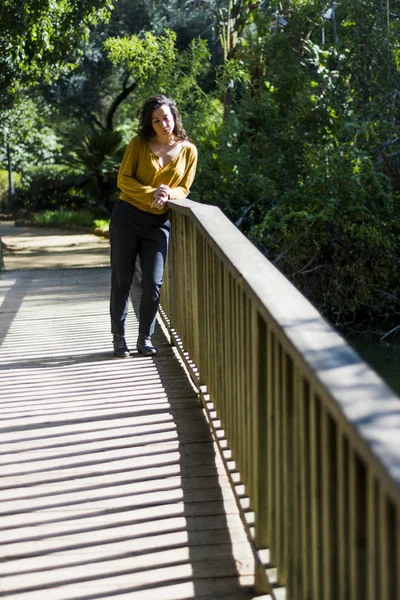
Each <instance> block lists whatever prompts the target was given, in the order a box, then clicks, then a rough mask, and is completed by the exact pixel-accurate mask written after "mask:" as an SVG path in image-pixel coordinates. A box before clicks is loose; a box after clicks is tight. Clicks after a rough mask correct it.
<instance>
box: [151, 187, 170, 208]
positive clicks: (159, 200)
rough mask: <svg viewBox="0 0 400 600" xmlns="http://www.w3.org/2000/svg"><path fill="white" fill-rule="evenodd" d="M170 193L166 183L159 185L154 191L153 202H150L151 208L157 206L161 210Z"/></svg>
mask: <svg viewBox="0 0 400 600" xmlns="http://www.w3.org/2000/svg"><path fill="white" fill-rule="evenodd" d="M170 195H171V188H170V187H169V186H168V185H164V184H162V185H160V187H158V188H157V189H156V191H155V192H154V198H153V202H152V203H151V207H152V208H158V210H161V209H162V207H163V206H164V204H165V203H166V202H167V200H168V199H169V197H170Z"/></svg>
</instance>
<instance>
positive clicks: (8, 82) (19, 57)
mask: <svg viewBox="0 0 400 600" xmlns="http://www.w3.org/2000/svg"><path fill="white" fill-rule="evenodd" d="M112 8H113V4H112V2H111V0H110V1H108V0H24V2H21V1H20V0H3V1H2V7H1V24H0V57H1V58H0V82H1V83H0V108H1V107H4V106H5V105H6V103H7V100H10V95H12V94H14V93H15V92H16V91H18V89H19V88H20V86H21V85H28V84H29V85H32V84H36V83H38V82H40V81H49V80H51V79H54V78H56V77H57V76H59V75H60V73H62V72H63V71H65V70H68V69H71V68H73V67H74V66H76V61H77V59H78V57H79V56H81V55H82V53H83V47H82V46H81V45H80V42H82V41H84V40H87V39H88V37H89V33H90V28H91V27H93V26H94V25H96V24H97V23H99V22H100V21H101V20H105V19H107V18H109V16H110V11H111V10H112Z"/></svg>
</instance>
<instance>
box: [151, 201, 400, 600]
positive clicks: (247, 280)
mask: <svg viewBox="0 0 400 600" xmlns="http://www.w3.org/2000/svg"><path fill="white" fill-rule="evenodd" d="M171 209H172V235H171V245H170V251H169V258H168V265H167V271H166V276H165V283H164V286H163V292H162V311H161V312H162V314H163V315H164V319H165V321H166V324H167V326H168V327H169V329H170V332H171V335H172V337H173V338H174V340H175V342H176V343H177V345H178V348H180V351H181V353H182V355H183V356H184V357H185V358H186V359H187V362H188V366H189V369H190V370H191V372H192V376H193V378H194V381H195V382H196V383H197V384H198V386H199V390H200V393H201V397H202V398H203V402H204V406H205V408H206V409H207V411H208V414H209V416H210V421H211V422H212V423H214V425H215V424H216V426H215V431H216V439H218V441H219V443H220V446H221V449H222V452H223V455H224V456H225V458H226V459H229V457H230V454H229V452H230V451H231V452H232V459H233V460H234V464H235V465H236V470H237V471H238V472H239V473H240V479H241V482H242V484H244V488H245V497H243V495H242V494H241V493H238V500H239V504H240V505H241V506H242V509H243V507H246V497H247V498H248V502H249V508H248V509H246V510H242V514H243V516H244V518H245V522H246V523H247V524H248V525H249V523H250V526H248V530H249V534H250V536H251V539H252V541H253V543H254V545H255V547H256V549H257V554H258V557H259V558H260V561H261V562H260V564H261V566H259V567H258V572H257V579H256V581H257V589H258V591H259V592H260V593H261V592H265V591H269V592H270V593H272V596H273V597H274V598H278V597H279V598H280V597H282V596H281V595H280V593H279V592H282V593H283V596H284V597H286V598H287V599H288V600H399V598H400V399H399V398H398V397H397V396H396V395H395V394H394V393H393V392H392V391H391V390H390V389H389V388H388V387H387V386H386V385H385V384H384V383H383V382H382V381H381V380H380V378H379V377H378V376H377V375H376V374H375V373H374V372H373V371H372V370H371V369H370V368H369V367H368V366H367V365H366V364H365V363H364V362H363V361H362V360H361V359H360V357H359V356H358V355H357V354H356V353H355V352H354V351H353V350H352V349H351V348H350V347H349V346H348V345H347V344H346V342H345V341H344V340H343V339H342V337H340V336H339V335H338V334H337V333H336V332H335V331H334V330H333V329H332V328H331V327H330V326H329V325H328V324H327V322H326V321H325V320H324V319H323V318H322V317H321V315H320V314H319V313H318V312H317V311H316V309H315V308H314V307H313V306H312V305H311V304H310V303H309V302H308V301H307V300H306V299H305V298H304V297H303V296H302V295H301V294H300V293H299V292H298V291H297V290H296V289H295V288H294V287H293V286H292V285H291V284H290V283H289V281H288V280H287V279H286V278H285V277H283V276H282V274H280V273H279V271H278V270H277V269H276V268H275V267H274V266H273V265H272V264H271V263H270V262H269V261H268V260H267V259H266V258H265V257H264V256H263V255H262V254H261V253H260V252H259V251H258V250H257V249H256V248H255V247H254V246H253V245H252V244H251V243H250V242H249V241H248V240H247V239H246V238H245V237H244V236H243V235H242V234H241V233H240V232H239V231H238V230H237V229H236V228H235V226H234V225H232V224H231V223H230V222H229V220H228V219H227V218H226V217H225V216H224V215H223V214H222V213H221V211H220V210H219V209H217V208H216V207H213V206H206V205H202V204H198V203H195V202H191V201H189V200H185V201H179V202H178V201H175V202H174V203H172V202H171ZM214 409H215V411H216V414H215V413H214V412H213V411H214ZM216 419H217V420H216ZM226 446H227V448H226ZM228 466H229V468H230V469H231V471H232V463H231V462H230V463H229V464H228ZM235 484H236V482H235ZM242 488H243V485H242ZM237 489H239V488H237ZM252 514H253V515H254V517H255V521H254V526H253V525H251V515H252ZM276 573H277V575H276ZM264 575H265V577H264ZM278 590H279V592H278Z"/></svg>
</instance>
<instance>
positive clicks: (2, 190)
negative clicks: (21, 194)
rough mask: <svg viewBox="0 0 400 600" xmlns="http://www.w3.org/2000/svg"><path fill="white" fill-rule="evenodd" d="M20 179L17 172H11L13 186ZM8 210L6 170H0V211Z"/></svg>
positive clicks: (16, 184)
mask: <svg viewBox="0 0 400 600" xmlns="http://www.w3.org/2000/svg"><path fill="white" fill-rule="evenodd" d="M20 180H21V175H20V174H19V173H13V182H14V187H16V186H18V184H19V182H20ZM7 210H8V171H1V170H0V212H2V211H3V212H7Z"/></svg>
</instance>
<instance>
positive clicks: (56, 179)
mask: <svg viewBox="0 0 400 600" xmlns="http://www.w3.org/2000/svg"><path fill="white" fill-rule="evenodd" d="M17 192H18V206H19V208H24V209H25V210H29V211H31V212H37V211H43V210H46V209H53V210H55V209H69V210H78V209H82V208H84V207H85V197H84V194H83V191H82V177H81V176H80V175H79V174H77V173H74V172H71V170H70V169H68V168H67V167H65V166H64V165H53V164H50V165H45V166H41V167H32V168H31V169H30V171H29V172H27V173H25V174H24V176H23V178H22V180H21V182H20V185H19V186H18V190H17Z"/></svg>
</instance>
